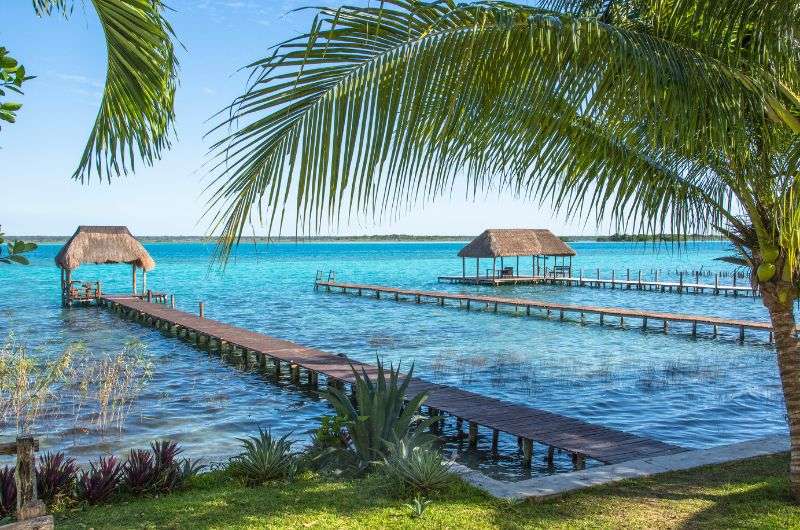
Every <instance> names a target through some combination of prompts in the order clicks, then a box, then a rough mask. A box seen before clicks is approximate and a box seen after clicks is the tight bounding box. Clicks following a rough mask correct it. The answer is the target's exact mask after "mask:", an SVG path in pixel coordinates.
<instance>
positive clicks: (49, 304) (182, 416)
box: [0, 242, 786, 478]
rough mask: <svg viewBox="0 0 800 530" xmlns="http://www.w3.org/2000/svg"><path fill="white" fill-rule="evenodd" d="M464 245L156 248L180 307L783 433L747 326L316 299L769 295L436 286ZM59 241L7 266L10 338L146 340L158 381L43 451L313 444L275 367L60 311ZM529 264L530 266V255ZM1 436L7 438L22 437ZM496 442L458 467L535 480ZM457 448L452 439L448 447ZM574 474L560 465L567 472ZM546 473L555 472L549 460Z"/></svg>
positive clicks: (507, 390)
mask: <svg viewBox="0 0 800 530" xmlns="http://www.w3.org/2000/svg"><path fill="white" fill-rule="evenodd" d="M462 245H463V243H425V244H416V243H358V244H344V243H337V244H333V243H332V244H316V243H304V244H275V245H272V246H264V245H259V246H257V247H253V246H248V245H244V246H243V247H242V248H240V249H239V251H238V253H237V255H236V258H235V259H234V260H233V261H232V262H231V263H230V264H229V266H228V268H227V270H226V271H225V272H224V273H221V272H220V271H218V270H215V269H213V268H210V267H209V256H210V254H211V252H212V250H213V246H211V245H202V244H166V243H163V244H151V245H147V248H148V250H149V251H150V252H151V254H152V256H153V257H154V259H155V260H156V262H157V268H156V269H155V270H154V271H153V272H151V273H150V274H149V275H148V283H149V286H150V287H151V288H153V289H156V290H160V291H165V292H169V293H175V295H176V299H177V306H178V308H180V309H184V310H187V311H196V308H197V302H198V301H200V300H203V301H204V302H205V304H206V314H207V316H209V317H211V318H215V319H219V320H222V321H225V322H229V323H232V324H236V325H239V326H243V327H246V328H249V329H253V330H258V331H261V332H264V333H267V334H270V335H273V336H277V337H281V338H285V339H289V340H292V341H295V342H298V343H300V344H304V345H308V346H313V347H315V348H319V349H322V350H326V351H331V352H337V353H338V352H341V353H345V354H346V355H348V356H349V357H352V358H355V359H359V360H363V361H374V359H375V357H376V356H377V355H380V356H382V357H384V358H385V359H387V360H392V361H402V363H403V366H405V367H408V366H410V364H411V362H415V363H416V371H417V374H418V375H419V376H420V377H423V378H427V379H430V380H433V381H437V382H443V383H449V384H453V385H457V386H460V387H464V388H467V389H469V390H472V391H475V392H479V393H484V394H487V395H491V396H495V397H498V398H500V399H505V400H509V401H514V402H519V403H524V404H528V405H530V406H534V407H538V408H542V409H546V410H550V411H553V412H558V413H562V414H565V415H568V416H572V417H576V418H581V419H584V420H586V421H590V422H594V423H599V424H603V425H607V426H609V427H614V428H618V429H622V430H625V431H629V432H633V433H636V434H641V435H644V436H649V437H653V438H656V439H659V440H663V441H666V442H671V443H675V444H679V445H683V446H687V447H709V446H714V445H719V444H724V443H732V442H737V441H742V440H747V439H751V438H754V437H757V436H763V435H768V434H774V433H781V432H785V430H786V424H785V419H784V409H783V402H782V397H781V392H780V383H779V379H778V375H777V369H776V366H775V360H774V352H773V351H772V349H771V347H769V346H768V345H766V344H765V343H764V337H758V336H756V335H753V336H752V337H748V339H747V340H746V342H745V344H743V345H738V344H737V343H736V341H735V339H736V332H735V331H730V332H725V331H723V332H722V333H721V334H720V336H719V337H717V338H712V337H711V336H710V334H707V333H705V332H704V330H701V336H700V337H698V338H697V339H692V338H691V337H690V336H689V335H688V334H686V333H670V334H668V335H664V334H662V333H660V332H658V331H657V330H655V329H653V330H652V331H650V332H646V333H643V332H642V331H641V330H640V329H628V330H621V329H619V328H618V327H616V326H603V327H600V326H598V325H596V324H589V325H585V326H581V325H580V324H579V323H576V322H566V323H563V322H558V321H557V320H550V321H548V320H545V319H542V318H538V317H529V318H526V317H524V316H522V313H520V314H519V315H518V316H515V315H513V314H501V315H495V314H493V313H490V312H484V311H471V312H466V311H463V310H458V309H457V308H454V307H438V306H436V305H433V304H422V305H417V304H413V303H397V302H394V301H391V300H375V299H373V298H370V297H361V298H358V297H355V296H352V295H342V294H338V293H326V292H323V291H320V292H315V291H314V290H313V280H314V276H315V273H316V271H317V270H325V271H328V270H329V269H333V270H335V271H336V276H337V279H339V280H342V281H352V282H360V283H375V284H383V285H391V286H405V287H414V288H420V289H440V290H453V291H481V292H484V293H489V292H497V293H499V294H502V295H508V296H519V297H528V298H537V299H548V300H558V301H561V302H567V303H576V304H592V305H608V306H623V307H632V308H644V309H653V310H661V311H674V312H684V313H695V314H702V315H719V316H729V317H737V318H747V319H755V320H766V312H765V310H764V309H763V307H762V306H761V302H760V300H758V299H753V298H750V297H737V298H733V297H723V296H712V295H708V294H705V295H701V294H682V295H679V294H669V293H666V294H660V293H654V292H646V291H642V292H639V291H633V290H630V291H629V290H624V291H623V290H609V289H591V288H576V287H558V286H517V287H500V288H479V287H464V286H452V285H445V284H438V283H437V282H436V278H437V276H439V275H444V274H460V273H461V260H460V259H459V258H457V257H456V253H457V251H458V249H459V248H460V247H461V246H462ZM573 246H574V247H575V249H576V251H577V252H578V256H577V257H576V258H574V260H573V266H574V268H575V270H576V272H577V270H578V269H580V268H582V269H584V271H586V273H587V275H588V274H589V272H588V271H591V274H595V269H596V268H598V267H600V268H601V269H602V271H601V274H602V275H603V276H608V275H610V270H611V268H612V267H613V268H615V269H616V271H617V277H623V276H624V274H625V272H624V270H625V269H626V268H630V269H631V270H632V271H637V270H638V269H642V270H643V271H645V273H646V274H649V273H650V271H652V270H653V269H660V270H661V273H660V277H661V278H663V279H669V278H670V276H674V273H675V270H677V269H680V270H701V269H702V270H713V271H717V270H727V271H730V270H732V269H731V268H730V267H729V266H727V265H726V264H724V263H722V262H718V261H714V258H715V257H719V256H721V255H726V254H728V251H727V250H726V247H725V245H724V244H722V243H698V244H693V245H691V246H689V247H688V248H685V249H682V250H681V251H680V252H678V249H674V248H672V247H663V248H653V247H652V246H650V245H644V244H631V243H593V242H587V243H575V244H573ZM58 248H59V247H58V245H42V246H41V247H40V249H39V250H38V251H37V252H36V253H35V254H34V255H33V256H32V265H31V266H30V267H3V268H2V269H0V334H2V335H5V334H6V333H7V332H9V331H13V332H14V333H15V334H16V335H17V336H18V337H20V338H21V339H23V340H24V341H25V342H26V343H27V344H28V345H29V346H30V347H31V348H33V349H36V350H37V351H39V352H41V355H46V354H47V352H53V351H56V350H58V349H60V348H62V347H63V346H64V345H65V344H68V343H70V342H72V341H76V340H82V341H85V342H86V344H87V347H88V348H89V350H90V351H91V352H95V353H97V354H99V353H104V352H115V351H118V350H119V349H120V348H121V347H122V344H123V343H124V342H125V341H126V340H129V339H137V340H140V341H141V342H142V343H143V344H144V346H145V347H146V355H147V356H148V358H149V359H151V360H152V361H153V367H154V372H153V376H152V379H151V380H150V381H149V383H148V385H147V387H146V388H145V389H144V391H143V392H142V393H141V395H140V396H139V398H138V400H137V402H136V403H135V404H134V406H133V408H132V409H131V412H130V413H129V415H128V416H127V418H126V421H125V423H124V425H123V427H122V429H121V430H116V429H112V430H111V431H109V432H104V433H101V432H97V430H96V429H93V428H92V426H91V425H86V424H84V423H82V421H85V418H82V417H81V418H78V420H77V422H76V420H75V419H74V417H66V416H67V415H62V417H57V418H51V419H49V420H45V421H44V422H43V424H42V425H40V426H39V427H38V432H39V433H40V434H41V435H42V436H43V438H44V440H43V445H45V446H46V447H53V448H63V449H66V450H68V451H69V452H71V453H72V454H74V455H76V456H78V457H79V458H81V459H85V458H88V457H94V456H95V455H97V454H98V453H100V452H113V451H119V450H121V449H123V448H126V447H130V446H135V445H142V444H145V443H146V442H147V441H148V440H150V439H152V438H156V437H171V438H175V439H178V440H180V441H181V442H182V443H183V444H184V446H185V447H186V449H187V452H189V453H191V454H193V455H195V456H205V457H206V458H207V459H210V460H215V459H216V460H219V459H223V458H225V457H226V456H229V455H230V454H232V453H233V452H234V451H235V450H236V444H237V441H236V438H237V437H240V436H242V435H244V434H248V433H252V432H253V431H254V430H257V428H258V426H262V427H264V428H271V429H272V430H273V431H274V432H276V433H285V432H292V433H293V437H294V438H296V439H297V440H298V442H299V443H303V442H304V441H306V440H307V439H308V432H309V431H310V429H312V428H313V427H314V425H315V423H316V418H317V417H319V416H320V415H322V414H326V413H329V409H328V408H327V406H326V405H325V403H324V402H323V401H321V400H320V398H319V396H317V395H316V394H315V393H313V392H310V391H298V390H297V389H294V388H292V386H291V385H290V384H289V383H288V381H285V380H280V381H276V380H275V378H274V377H273V376H272V375H271V374H269V373H259V372H258V371H254V370H252V369H246V368H245V367H242V366H240V365H238V364H237V363H236V362H235V361H234V360H231V359H221V358H220V357H219V356H216V355H210V354H208V353H206V352H201V351H198V350H196V349H194V348H193V347H191V346H189V345H188V344H185V343H183V342H180V341H178V340H175V339H172V338H167V337H166V336H164V335H163V334H162V333H161V332H159V331H156V330H153V329H149V328H145V327H143V326H141V325H139V324H136V323H132V322H128V321H125V320H122V319H120V318H118V317H117V316H115V315H113V314H111V313H110V312H108V311H106V310H102V309H97V308H94V307H90V308H73V309H67V310H65V309H62V308H61V307H60V305H59V293H58V281H59V272H58V269H57V268H56V267H55V266H54V265H53V256H54V255H55V254H56V252H57V250H58ZM487 263H488V261H487ZM506 265H514V261H513V260H510V263H506ZM520 265H521V269H522V271H525V267H528V266H529V265H530V262H529V261H526V260H521V264H520ZM468 267H469V264H468ZM472 267H473V269H471V270H474V262H473V264H472ZM129 274H130V269H129V268H128V267H125V266H83V267H81V268H79V269H78V270H77V271H76V273H75V275H74V277H75V278H76V279H81V280H95V279H101V280H102V281H103V285H104V290H105V291H106V292H113V291H117V292H127V290H129V281H130V279H129ZM632 274H635V272H632ZM710 281H712V282H713V280H710ZM725 281H730V279H729V278H728V279H726V280H725ZM742 281H744V280H742ZM673 329H675V330H676V331H679V326H678V327H675V326H674V327H673ZM0 429H2V430H0V434H10V433H11V432H12V431H13V430H12V428H10V427H9V426H5V427H2V426H0ZM481 434H483V435H486V434H488V433H484V432H481ZM489 438H490V437H489ZM489 443H490V440H487V439H486V437H485V436H484V438H482V440H481V444H480V447H479V451H478V452H477V453H475V452H473V453H460V457H459V458H461V459H462V460H465V461H467V462H470V463H471V465H474V466H476V467H479V468H481V469H483V470H484V471H486V472H488V473H490V474H493V475H496V476H503V477H507V478H509V477H510V478H516V477H522V476H525V474H524V473H523V472H522V471H521V470H520V469H519V459H518V458H517V457H516V456H515V453H516V450H517V447H516V440H513V439H511V438H510V437H501V455H502V456H501V458H499V459H498V460H492V459H491V458H483V457H485V456H486V454H485V451H486V449H488V444H489ZM457 449H458V444H457V443H456V442H455V441H451V442H450V443H448V444H447V445H446V447H445V450H446V451H448V452H449V451H455V450H457ZM539 455H541V452H540V453H539ZM566 468H568V463H567V460H566V457H563V458H561V459H560V460H559V469H566ZM534 472H544V469H542V466H541V465H540V464H537V467H536V468H535V469H534Z"/></svg>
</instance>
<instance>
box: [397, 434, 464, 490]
mask: <svg viewBox="0 0 800 530" xmlns="http://www.w3.org/2000/svg"><path fill="white" fill-rule="evenodd" d="M451 465H452V462H445V461H444V460H442V455H441V453H440V452H439V451H437V450H436V449H433V448H432V447H431V446H430V445H429V444H423V445H416V444H415V442H414V440H411V439H404V440H398V441H396V442H394V443H391V444H389V451H388V456H387V457H386V459H385V460H384V470H385V472H386V474H387V475H388V476H389V477H390V479H392V480H394V481H396V482H398V483H400V484H402V485H403V486H405V487H408V488H411V490H413V491H414V493H416V494H417V495H420V494H423V495H425V494H428V493H431V492H435V491H438V490H441V489H442V488H444V487H445V486H447V485H448V484H450V483H451V482H452V481H453V475H452V474H451V473H450V466H451Z"/></svg>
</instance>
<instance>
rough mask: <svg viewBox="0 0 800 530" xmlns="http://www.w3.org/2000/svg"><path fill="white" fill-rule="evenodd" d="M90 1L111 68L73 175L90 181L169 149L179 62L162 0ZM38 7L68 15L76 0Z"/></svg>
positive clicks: (40, 0) (47, 0)
mask: <svg viewBox="0 0 800 530" xmlns="http://www.w3.org/2000/svg"><path fill="white" fill-rule="evenodd" d="M87 3H91V5H92V6H93V7H94V10H95V12H96V13H97V16H98V19H99V21H100V26H101V27H102V29H103V33H104V35H105V39H106V47H107V51H108V66H107V74H106V82H105V87H104V89H103V98H102V102H101V103H100V110H99V112H98V113H97V118H96V119H95V123H94V127H93V128H92V130H91V133H90V134H89V139H88V141H87V144H86V148H85V149H84V152H83V155H82V156H81V158H80V162H79V163H78V167H77V168H76V169H75V172H74V173H73V178H75V179H77V180H80V181H81V182H85V181H86V180H88V179H90V178H91V177H92V174H93V173H94V174H96V175H97V177H98V178H100V179H101V180H103V179H107V180H109V181H110V180H111V178H112V177H114V176H118V175H121V174H126V173H128V172H129V171H132V170H133V169H134V165H135V162H136V160H137V158H138V159H141V160H142V161H143V162H144V163H146V164H152V163H153V162H154V161H155V160H156V159H158V158H159V156H160V154H161V152H162V151H163V150H164V149H167V148H168V147H169V143H170V135H171V133H172V131H171V129H172V122H173V119H174V110H173V107H174V97H175V86H176V73H177V67H178V63H177V60H176V58H175V50H174V45H173V42H172V39H173V37H174V35H173V32H172V28H171V27H170V25H169V23H168V22H167V21H166V20H165V19H164V17H163V16H162V11H163V10H164V5H163V3H162V1H161V0H91V2H87ZM33 8H34V10H35V12H36V14H37V15H39V16H44V15H51V14H58V13H60V14H63V15H64V16H68V15H69V14H71V12H72V9H73V1H72V0H33ZM14 63H15V64H13V65H11V66H14V67H15V68H16V66H17V65H16V61H14ZM23 72H24V70H23ZM23 75H24V74H23ZM17 86H19V85H17ZM0 95H2V94H0ZM18 108H19V106H18V104H12V109H13V111H16V110H17V109H18ZM0 117H2V116H0ZM11 120H13V115H12V116H11Z"/></svg>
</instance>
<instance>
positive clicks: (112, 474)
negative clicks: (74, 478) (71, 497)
mask: <svg viewBox="0 0 800 530" xmlns="http://www.w3.org/2000/svg"><path fill="white" fill-rule="evenodd" d="M122 472H123V468H122V465H121V464H120V462H119V460H118V459H117V457H115V456H113V455H112V456H107V457H101V458H100V460H99V461H98V462H96V463H95V462H90V463H89V469H87V470H83V471H82V472H81V474H80V476H79V477H78V482H77V486H76V493H77V497H78V499H79V500H82V501H85V502H87V503H88V504H100V503H103V502H105V501H107V500H108V499H109V498H110V497H111V496H112V495H113V494H114V493H115V492H116V491H117V489H118V488H119V485H120V479H121V478H122Z"/></svg>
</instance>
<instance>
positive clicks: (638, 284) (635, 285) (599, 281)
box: [438, 272, 759, 296]
mask: <svg viewBox="0 0 800 530" xmlns="http://www.w3.org/2000/svg"><path fill="white" fill-rule="evenodd" d="M734 278H735V277H734ZM438 281H439V283H458V284H465V285H493V286H499V285H539V284H551V285H564V286H568V287H596V288H602V287H605V288H608V289H631V290H637V291H660V292H662V293H666V292H670V293H672V292H675V293H709V294H715V295H720V294H721V295H725V296H728V295H731V296H739V295H741V296H758V295H759V292H758V289H754V288H753V287H752V286H750V285H749V284H746V285H736V283H735V280H734V283H732V284H730V283H720V281H719V277H715V278H714V283H701V282H699V281H697V279H696V280H695V281H693V282H692V281H690V282H686V281H684V280H683V275H681V278H680V279H679V281H662V280H658V279H643V278H642V275H641V272H640V273H639V277H638V278H636V279H630V274H628V276H626V278H625V279H620V278H616V277H615V276H614V275H612V276H611V277H610V278H601V277H600V274H599V273H598V274H597V276H596V277H594V276H583V275H580V276H550V275H547V276H497V277H491V276H439V277H438Z"/></svg>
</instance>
